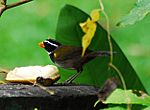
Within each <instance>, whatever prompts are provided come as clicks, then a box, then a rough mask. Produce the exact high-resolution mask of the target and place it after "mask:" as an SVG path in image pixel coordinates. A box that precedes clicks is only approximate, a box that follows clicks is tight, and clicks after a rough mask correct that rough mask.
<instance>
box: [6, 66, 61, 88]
mask: <svg viewBox="0 0 150 110" xmlns="http://www.w3.org/2000/svg"><path fill="white" fill-rule="evenodd" d="M39 77H41V78H42V79H43V80H44V79H46V80H48V79H49V80H50V81H49V82H50V83H54V82H56V81H57V80H58V79H59V78H60V75H59V70H58V68H57V67H56V66H53V65H47V66H27V67H16V68H15V69H13V70H11V71H9V72H8V74H7V76H6V80H7V81H9V82H16V83H35V82H36V81H37V78H39ZM46 82H48V81H46ZM49 85H50V84H49Z"/></svg>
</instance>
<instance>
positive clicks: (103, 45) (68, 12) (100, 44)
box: [56, 5, 144, 90]
mask: <svg viewBox="0 0 150 110" xmlns="http://www.w3.org/2000/svg"><path fill="white" fill-rule="evenodd" d="M88 17H89V16H88V15H87V14H85V13H84V12H83V11H81V10H79V9H77V8H75V7H73V6H70V5H66V6H65V7H64V8H62V10H61V12H60V15H59V19H58V25H57V31H56V36H57V37H56V39H57V40H58V41H60V42H61V43H62V44H66V45H77V46H80V45H81V39H82V36H83V32H82V30H81V28H80V27H79V25H78V24H79V23H81V22H83V21H86V19H87V18H88ZM68 21H69V22H68ZM112 43H113V48H114V51H116V52H117V53H118V54H116V55H114V64H115V65H116V66H117V67H118V68H119V70H120V71H121V72H122V74H123V77H124V79H125V82H126V85H127V88H134V89H142V90H144V87H143V85H142V84H141V82H140V80H139V78H138V77H137V75H136V72H135V71H134V70H133V68H132V66H131V65H130V63H129V62H128V60H127V59H126V57H125V56H124V54H123V52H122V51H121V49H120V48H119V47H118V45H117V44H116V42H115V41H114V40H113V39H112ZM89 48H90V49H91V50H95V51H96V50H108V51H109V46H108V40H107V33H106V31H105V30H104V29H103V28H102V27H101V26H100V25H99V24H97V30H96V32H95V35H94V38H93V39H92V43H91V44H90V46H89ZM108 61H109V58H108V57H102V58H97V59H95V60H94V61H91V62H90V63H88V64H86V66H85V67H84V71H83V73H82V76H80V78H82V80H81V79H79V80H78V81H79V82H84V83H85V82H88V83H91V84H96V85H98V86H101V85H102V84H103V83H104V81H105V80H106V79H107V78H108V77H110V76H114V75H117V74H116V73H115V72H114V71H112V70H109V69H108ZM69 72H70V71H69ZM69 72H67V71H66V72H61V73H62V74H67V73H68V74H69Z"/></svg>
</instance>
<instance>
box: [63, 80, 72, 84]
mask: <svg viewBox="0 0 150 110" xmlns="http://www.w3.org/2000/svg"><path fill="white" fill-rule="evenodd" d="M63 84H64V85H72V84H73V83H72V81H70V80H66V81H64V83H63Z"/></svg>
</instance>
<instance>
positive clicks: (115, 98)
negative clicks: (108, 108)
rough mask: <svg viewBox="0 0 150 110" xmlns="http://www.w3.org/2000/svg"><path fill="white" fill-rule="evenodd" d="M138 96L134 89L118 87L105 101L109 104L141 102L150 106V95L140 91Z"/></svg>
mask: <svg viewBox="0 0 150 110" xmlns="http://www.w3.org/2000/svg"><path fill="white" fill-rule="evenodd" d="M139 94H140V96H137V95H136V94H135V93H133V92H132V90H122V89H116V90H115V91H114V92H113V93H112V94H111V95H110V96H109V97H108V98H107V100H106V101H105V103H107V104H128V103H129V104H140V105H145V106H150V96H148V95H147V94H145V93H143V94H141V93H138V95H139Z"/></svg>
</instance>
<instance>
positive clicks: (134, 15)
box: [117, 0, 150, 26]
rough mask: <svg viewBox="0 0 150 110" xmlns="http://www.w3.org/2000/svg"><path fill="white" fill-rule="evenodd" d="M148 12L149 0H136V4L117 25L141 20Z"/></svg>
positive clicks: (149, 7) (149, 8)
mask: <svg viewBox="0 0 150 110" xmlns="http://www.w3.org/2000/svg"><path fill="white" fill-rule="evenodd" d="M149 12H150V1H149V0H137V3H136V5H135V6H134V8H133V9H132V10H131V11H130V13H129V14H128V15H126V16H125V17H124V18H122V20H121V21H120V22H119V23H118V24H117V25H118V26H126V25H129V24H130V25H131V24H134V23H136V22H137V21H140V20H142V19H143V18H144V17H145V16H146V15H147V14H148V13H149Z"/></svg>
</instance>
